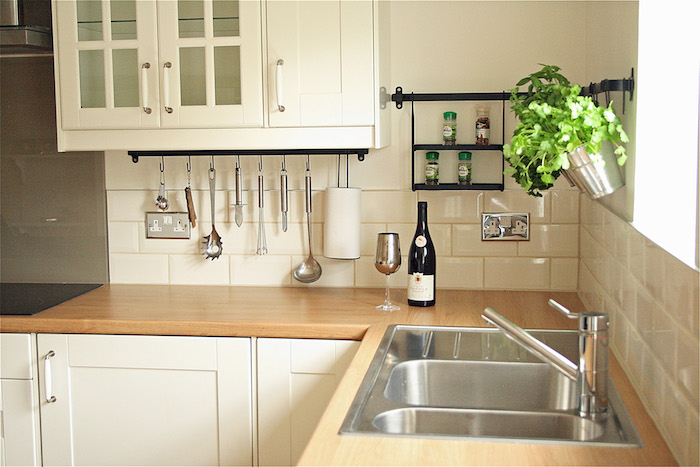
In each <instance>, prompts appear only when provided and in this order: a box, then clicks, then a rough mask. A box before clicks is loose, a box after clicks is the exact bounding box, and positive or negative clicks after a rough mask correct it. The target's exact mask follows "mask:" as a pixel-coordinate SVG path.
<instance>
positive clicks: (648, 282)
mask: <svg viewBox="0 0 700 467" xmlns="http://www.w3.org/2000/svg"><path fill="white" fill-rule="evenodd" d="M667 254H668V253H666V252H665V251H664V250H662V249H661V248H659V247H658V246H657V245H656V244H655V243H653V242H651V241H647V242H646V244H645V250H644V273H643V277H644V282H643V284H644V287H646V289H647V290H648V291H649V293H650V294H651V296H652V297H654V299H655V300H656V301H658V302H663V301H664V285H665V282H666V281H665V280H663V279H664V278H666V277H667V275H666V261H665V255H667Z"/></svg>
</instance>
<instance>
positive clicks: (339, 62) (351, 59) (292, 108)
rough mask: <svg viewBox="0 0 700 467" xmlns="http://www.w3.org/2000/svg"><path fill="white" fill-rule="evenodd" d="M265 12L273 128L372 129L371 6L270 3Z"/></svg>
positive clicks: (338, 2) (364, 3) (338, 0)
mask: <svg viewBox="0 0 700 467" xmlns="http://www.w3.org/2000/svg"><path fill="white" fill-rule="evenodd" d="M267 12H268V14H267V24H268V71H269V73H271V74H270V76H271V77H272V78H273V79H270V80H269V81H270V83H269V92H270V95H271V96H272V97H271V99H270V124H271V126H347V125H372V124H373V119H374V117H373V85H374V79H373V69H374V68H373V42H372V38H373V27H372V24H373V23H372V2H370V1H345V0H336V1H330V0H326V1H318V2H308V1H300V2H292V1H289V2H269V3H268V10H267ZM278 60H283V61H284V65H283V66H282V75H281V77H282V80H281V83H282V84H281V86H282V89H283V104H284V107H285V110H284V111H283V112H282V111H280V110H279V108H278V102H277V97H276V96H277V86H278V84H277V79H276V77H277V74H276V70H275V69H276V65H277V63H278Z"/></svg>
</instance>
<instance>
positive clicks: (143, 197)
mask: <svg viewBox="0 0 700 467" xmlns="http://www.w3.org/2000/svg"><path fill="white" fill-rule="evenodd" d="M157 196H158V191H145V190H140V191H136V190H134V191H107V220H109V221H111V222H113V221H135V222H145V219H146V215H145V213H146V211H157V208H156V205H155V201H156V197H157Z"/></svg>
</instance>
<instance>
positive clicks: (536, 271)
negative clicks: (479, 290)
mask: <svg viewBox="0 0 700 467" xmlns="http://www.w3.org/2000/svg"><path fill="white" fill-rule="evenodd" d="M549 262H550V260H549V259H547V258H485V259H484V287H486V288H487V289H508V290H518V289H523V290H548V289H549Z"/></svg>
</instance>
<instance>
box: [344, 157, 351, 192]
mask: <svg viewBox="0 0 700 467" xmlns="http://www.w3.org/2000/svg"><path fill="white" fill-rule="evenodd" d="M345 188H350V154H345Z"/></svg>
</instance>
